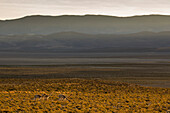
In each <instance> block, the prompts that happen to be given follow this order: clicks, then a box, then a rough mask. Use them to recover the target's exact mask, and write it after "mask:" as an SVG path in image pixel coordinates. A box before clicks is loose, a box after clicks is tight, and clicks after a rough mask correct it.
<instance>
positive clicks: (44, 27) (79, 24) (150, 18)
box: [0, 15, 170, 35]
mask: <svg viewBox="0 0 170 113" xmlns="http://www.w3.org/2000/svg"><path fill="white" fill-rule="evenodd" d="M70 31H73V32H79V33H86V34H130V33H137V32H143V31H150V32H161V31H170V16H164V15H147V16H134V17H114V16H103V15H85V16H74V15H64V16H39V15H36V16H27V17H24V18H20V19H14V20H6V21H0V35H10V34H13V35H21V34H36V35H37V34H39V35H41V34H52V33H59V32H70Z"/></svg>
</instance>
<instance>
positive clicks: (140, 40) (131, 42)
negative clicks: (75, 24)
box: [0, 31, 170, 52]
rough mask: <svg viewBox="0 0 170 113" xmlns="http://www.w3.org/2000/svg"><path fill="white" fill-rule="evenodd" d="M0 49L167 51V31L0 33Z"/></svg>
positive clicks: (169, 37) (169, 46) (169, 48)
mask: <svg viewBox="0 0 170 113" xmlns="http://www.w3.org/2000/svg"><path fill="white" fill-rule="evenodd" d="M0 51H30V52H33V51H34V52H170V31H166V32H159V33H154V32H139V33H133V34H84V33H78V32H60V33H54V34H49V35H0Z"/></svg>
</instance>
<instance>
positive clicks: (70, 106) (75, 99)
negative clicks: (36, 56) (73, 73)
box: [0, 79, 170, 113]
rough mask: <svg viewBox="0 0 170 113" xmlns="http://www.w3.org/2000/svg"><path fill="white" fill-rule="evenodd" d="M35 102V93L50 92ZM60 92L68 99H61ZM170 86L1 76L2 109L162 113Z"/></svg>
mask: <svg viewBox="0 0 170 113" xmlns="http://www.w3.org/2000/svg"><path fill="white" fill-rule="evenodd" d="M51 92H53V94H52V95H51V97H50V98H49V100H47V101H46V100H40V101H34V100H33V98H34V95H36V94H39V95H41V94H42V93H46V94H50V93H51ZM59 94H65V95H66V96H69V95H70V94H72V95H71V96H70V97H69V98H68V99H69V100H70V102H69V101H61V100H58V95H59ZM169 95H170V89H169V88H152V87H141V86H138V85H134V84H127V83H121V82H114V81H111V80H101V79H0V112H7V111H8V112H40V113H41V112H51V113H56V112H57V113H60V112H61V113H63V112H70V113H72V112H78V113H79V112H80V113H81V112H82V113H84V112H85V113H88V112H90V113H94V112H97V113H100V112H106V113H114V112H116V113H125V112H126V113H132V112H136V113H146V112H150V113H159V112H164V113H165V112H166V111H167V110H168V109H170V96H169Z"/></svg>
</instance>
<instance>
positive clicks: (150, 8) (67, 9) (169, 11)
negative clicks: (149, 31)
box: [0, 0, 170, 20]
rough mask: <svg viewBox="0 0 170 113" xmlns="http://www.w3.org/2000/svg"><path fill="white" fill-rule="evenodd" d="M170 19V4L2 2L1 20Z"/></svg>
mask: <svg viewBox="0 0 170 113" xmlns="http://www.w3.org/2000/svg"><path fill="white" fill-rule="evenodd" d="M85 14H95V15H98V14H99V15H113V16H133V15H149V14H162V15H170V0H0V20H5V19H13V18H20V17H23V16H27V15H53V16H57V15H85Z"/></svg>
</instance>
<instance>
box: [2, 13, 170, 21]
mask: <svg viewBox="0 0 170 113" xmlns="http://www.w3.org/2000/svg"><path fill="white" fill-rule="evenodd" d="M33 16H42V17H62V16H80V17H83V16H106V17H115V18H133V17H142V16H170V15H164V14H144V15H133V16H114V15H103V14H82V15H72V14H63V15H41V14H35V15H25V16H21V17H18V18H11V19H2V20H1V19H0V21H10V20H18V19H22V18H26V17H33Z"/></svg>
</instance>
